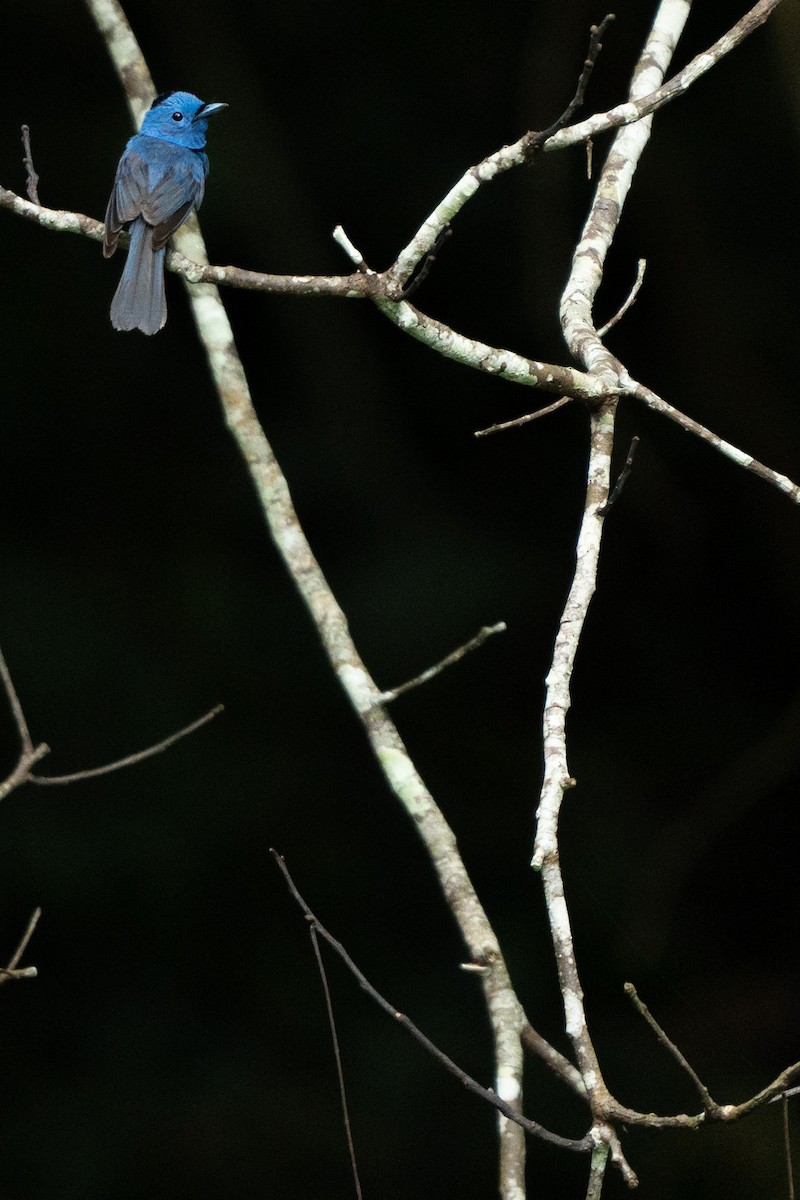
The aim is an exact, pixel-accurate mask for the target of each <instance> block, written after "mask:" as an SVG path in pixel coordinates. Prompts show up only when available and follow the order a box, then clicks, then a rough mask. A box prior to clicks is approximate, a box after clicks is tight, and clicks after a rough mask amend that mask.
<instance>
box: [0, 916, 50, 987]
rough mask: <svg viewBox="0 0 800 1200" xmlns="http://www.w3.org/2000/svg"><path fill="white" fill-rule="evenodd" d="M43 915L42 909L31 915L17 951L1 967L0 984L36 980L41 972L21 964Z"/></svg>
mask: <svg viewBox="0 0 800 1200" xmlns="http://www.w3.org/2000/svg"><path fill="white" fill-rule="evenodd" d="M41 915H42V910H41V909H40V908H35V909H34V910H33V912H32V914H31V918H30V920H29V921H28V924H27V926H26V928H25V932H24V933H23V935H22V937H21V938H20V940H19V943H18V945H17V948H16V950H15V951H14V953H13V954H12V955H11V958H10V959H9V960H8V963H7V964H6V966H5V967H0V984H3V983H7V982H8V980H9V979H35V978H36V976H37V975H38V974H39V972H38V971H37V970H36V967H20V966H19V962H20V959H21V958H22V956H23V954H24V953H25V951H26V950H27V949H28V943H29V942H30V940H31V938H32V937H33V934H34V930H35V929H36V926H37V925H38V924H39V918H40V917H41Z"/></svg>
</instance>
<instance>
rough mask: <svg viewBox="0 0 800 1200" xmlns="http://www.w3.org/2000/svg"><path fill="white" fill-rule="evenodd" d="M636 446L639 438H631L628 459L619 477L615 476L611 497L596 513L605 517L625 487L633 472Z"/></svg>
mask: <svg viewBox="0 0 800 1200" xmlns="http://www.w3.org/2000/svg"><path fill="white" fill-rule="evenodd" d="M638 445H639V438H638V437H633V438H631V444H630V446H629V448H628V457H627V458H626V459H625V466H624V467H623V468H622V470H621V471H620V473H619V475H618V476H617V482H616V483H615V484H614V486H613V488H612V489H611V495H610V496H609V497H608V499H607V500H606V502H605V504H601V505H600V507H599V508H598V510H597V511H598V513H602V515H603V516H606V515H607V513H608V510H609V509H610V508H611V506H612V505H613V504H614V503H615V502H616V501H617V500H618V499H619V494H620V492H621V491H622V489H623V488H624V487H625V484H626V483H627V482H628V476H629V475H630V473H631V471H632V470H633V459H634V455H635V454H636V447H637V446H638Z"/></svg>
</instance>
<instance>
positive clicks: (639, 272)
mask: <svg viewBox="0 0 800 1200" xmlns="http://www.w3.org/2000/svg"><path fill="white" fill-rule="evenodd" d="M646 270H647V259H646V258H640V259H639V263H638V265H637V267H636V278H635V279H634V281H633V287H632V288H631V290H630V292H629V293H628V298H627V300H626V301H625V303H624V304H623V305H622V307H621V308H619V309H617V311H616V312H615V313H614V316H613V317H612V318H611V320H610V321H606V323H605V325H601V326H600V328H599V329H598V331H597V336H598V337H599V338H603V337H605V336H606V334H607V333H608V331H609V329H613V328H614V326H615V325H618V324H619V322H620V321H621V320H622V318H623V317H624V316H625V313H626V312H627V311H628V309H629V308H630V307H631V305H632V304H635V302H636V297H637V296H638V295H639V292H640V290H641V287H642V284H643V283H644V273H645V271H646Z"/></svg>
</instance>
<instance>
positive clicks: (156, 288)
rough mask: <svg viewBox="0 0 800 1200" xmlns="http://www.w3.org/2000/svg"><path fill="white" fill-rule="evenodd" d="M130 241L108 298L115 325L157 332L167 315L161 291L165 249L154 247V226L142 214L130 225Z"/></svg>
mask: <svg viewBox="0 0 800 1200" xmlns="http://www.w3.org/2000/svg"><path fill="white" fill-rule="evenodd" d="M130 235H131V244H130V247H129V249H128V258H127V261H126V263H125V269H124V270H123V272H122V278H121V279H120V281H119V287H118V288H117V290H116V292H115V294H114V299H113V300H112V301H111V324H112V325H113V326H114V328H115V329H141V331H142V333H158V331H159V329H161V327H162V326H163V325H164V323H165V321H166V319H167V298H166V296H165V294H164V255H165V253H166V251H165V249H164V248H163V247H162V248H161V249H160V250H154V249H153V230H152V227H151V226H150V225H148V224H147V223H146V222H145V221H144V220H143V219H142V217H137V218H136V220H135V221H134V222H133V224H132V225H131V227H130Z"/></svg>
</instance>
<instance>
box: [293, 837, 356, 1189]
mask: <svg viewBox="0 0 800 1200" xmlns="http://www.w3.org/2000/svg"><path fill="white" fill-rule="evenodd" d="M281 861H282V860H281V859H280V858H279V859H278V862H279V864H280V862H281ZM308 932H309V935H310V937H311V945H312V946H313V948H314V958H315V959H316V960H317V970H318V971H319V977H320V979H321V980H322V991H323V994H324V996H325V1011H326V1013H327V1016H328V1028H329V1029H330V1031H331V1042H332V1043H333V1056H334V1058H335V1060H336V1078H337V1080H338V1083H339V1100H340V1102H341V1105H342V1119H343V1121H344V1132H345V1136H346V1138H347V1150H348V1153H349V1155H350V1167H351V1169H352V1172H353V1187H354V1188H355V1193H356V1200H361V1197H362V1194H363V1193H362V1191H361V1179H360V1177H359V1174H358V1163H357V1161H356V1148H355V1143H354V1142H353V1127H352V1125H351V1124H350V1110H349V1108H348V1105H347V1089H346V1088H345V1085H344V1068H343V1067H342V1054H341V1051H340V1049H339V1035H338V1034H337V1032H336V1018H335V1017H334V1015H333V1001H332V1000H331V989H330V988H329V986H328V976H327V973H326V971H325V964H324V962H323V961H322V954H321V952H320V948H319V939H318V937H317V928H316V925H315V924H314V923H313V922H312V923H311V924H310V925H309V929H308Z"/></svg>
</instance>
